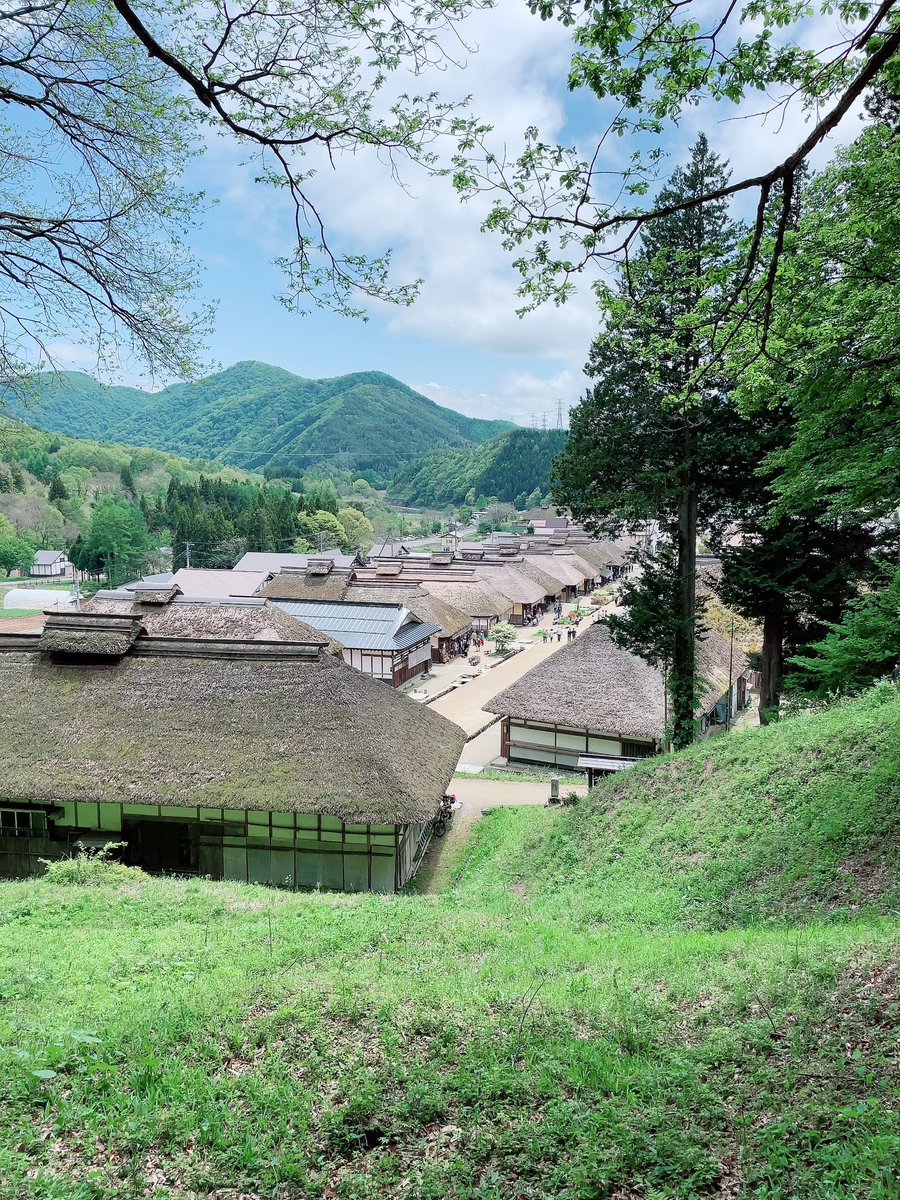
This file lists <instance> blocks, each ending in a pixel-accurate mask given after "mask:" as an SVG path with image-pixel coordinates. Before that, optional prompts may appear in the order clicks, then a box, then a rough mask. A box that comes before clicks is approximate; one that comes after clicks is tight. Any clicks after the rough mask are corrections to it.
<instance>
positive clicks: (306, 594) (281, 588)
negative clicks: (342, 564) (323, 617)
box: [256, 570, 350, 600]
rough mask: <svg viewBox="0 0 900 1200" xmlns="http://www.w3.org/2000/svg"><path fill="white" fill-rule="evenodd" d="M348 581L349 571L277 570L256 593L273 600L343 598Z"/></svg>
mask: <svg viewBox="0 0 900 1200" xmlns="http://www.w3.org/2000/svg"><path fill="white" fill-rule="evenodd" d="M349 583H350V572H349V571H329V572H328V573H327V574H318V575H317V574H313V573H312V572H310V571H294V570H288V571H279V572H278V573H277V574H276V575H273V576H272V578H271V579H270V580H269V582H268V583H266V584H263V586H262V587H261V588H260V589H259V591H258V592H257V593H256V594H257V596H267V597H270V598H271V599H273V600H343V599H344V594H345V593H346V591H347V585H348V584H349Z"/></svg>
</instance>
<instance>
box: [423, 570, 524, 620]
mask: <svg viewBox="0 0 900 1200" xmlns="http://www.w3.org/2000/svg"><path fill="white" fill-rule="evenodd" d="M422 587H423V588H424V590H425V591H426V592H430V593H431V595H432V596H437V597H438V599H439V600H443V601H444V603H445V604H450V605H452V606H453V607H454V608H458V609H459V611H460V612H463V613H465V614H466V616H469V617H473V618H474V617H497V618H501V617H507V616H509V614H510V613H511V612H512V602H511V601H510V600H507V598H506V596H502V595H500V593H499V592H496V591H495V590H494V589H493V588H492V587H491V586H490V584H487V583H485V582H484V581H483V580H480V579H474V578H473V579H472V580H465V581H460V582H456V583H454V582H452V581H451V582H446V581H443V580H442V581H437V580H435V581H432V580H430V579H429V580H427V581H426V582H425V583H423V584H422Z"/></svg>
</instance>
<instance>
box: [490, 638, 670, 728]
mask: <svg viewBox="0 0 900 1200" xmlns="http://www.w3.org/2000/svg"><path fill="white" fill-rule="evenodd" d="M484 707H485V708H486V709H487V711H488V712H493V713H499V714H501V715H502V716H504V717H517V718H522V719H523V720H527V721H538V722H542V723H546V724H550V725H567V726H572V727H573V728H578V729H594V730H598V731H603V732H605V733H609V734H612V735H613V736H614V737H617V738H620V739H624V738H627V739H640V740H643V741H646V742H657V741H659V740H660V739H661V738H662V734H663V725H664V720H665V716H664V709H665V690H664V688H663V678H662V674H661V672H660V671H658V670H657V669H656V668H655V667H651V666H649V664H647V663H645V662H644V660H643V659H642V658H637V657H636V656H635V655H634V654H631V653H630V652H629V651H628V650H623V649H622V648H621V647H620V646H617V645H616V643H615V642H614V641H613V640H612V638H611V637H610V636H609V630H608V629H607V627H606V626H605V625H604V624H602V623H601V624H597V625H592V626H591V627H590V628H589V629H587V630H585V632H584V633H583V634H582V635H581V636H580V637H578V638H576V639H575V641H574V642H570V643H569V644H567V645H565V646H562V647H561V648H560V649H559V650H558V651H557V652H556V653H555V654H551V655H550V657H549V658H545V659H544V660H543V661H542V662H540V663H538V665H537V666H536V667H532V669H531V670H530V671H529V672H528V673H527V674H525V675H523V676H522V678H521V679H519V680H517V681H516V682H515V683H514V684H512V685H511V686H510V687H508V688H506V689H505V690H504V691H502V692H500V693H499V694H498V695H496V696H494V698H493V699H492V700H488V701H487V702H486V703H485V704H484Z"/></svg>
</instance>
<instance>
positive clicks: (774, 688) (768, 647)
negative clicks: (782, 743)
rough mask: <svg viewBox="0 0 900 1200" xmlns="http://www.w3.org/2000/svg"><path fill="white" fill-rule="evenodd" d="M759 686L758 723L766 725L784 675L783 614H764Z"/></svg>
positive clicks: (779, 697)
mask: <svg viewBox="0 0 900 1200" xmlns="http://www.w3.org/2000/svg"><path fill="white" fill-rule="evenodd" d="M760 674H761V679H760V685H759V723H760V725H768V723H769V718H768V716H767V714H768V713H769V712H771V711H772V710H773V709H777V708H778V702H779V701H780V699H781V681H782V677H783V675H784V613H782V612H774V613H766V616H765V619H764V620H763V644H762V670H761V672H760Z"/></svg>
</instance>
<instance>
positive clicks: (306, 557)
mask: <svg viewBox="0 0 900 1200" xmlns="http://www.w3.org/2000/svg"><path fill="white" fill-rule="evenodd" d="M323 558H330V559H331V561H332V562H333V563H334V565H335V566H336V567H338V568H339V569H340V568H344V569H345V570H349V569H350V567H352V566H353V564H354V563H355V562H356V555H355V554H344V553H343V551H341V550H315V551H313V552H312V553H310V554H292V553H269V552H262V551H256V550H250V551H248V552H247V553H246V554H245V555H244V557H243V558H242V559H241V560H240V561H239V562H238V563H236V564H235V566H234V570H235V571H283V570H284V569H285V568H286V567H293V568H294V570H301V571H305V570H306V568H307V566H309V563H310V560H312V561H316V560H317V559H323Z"/></svg>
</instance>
